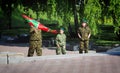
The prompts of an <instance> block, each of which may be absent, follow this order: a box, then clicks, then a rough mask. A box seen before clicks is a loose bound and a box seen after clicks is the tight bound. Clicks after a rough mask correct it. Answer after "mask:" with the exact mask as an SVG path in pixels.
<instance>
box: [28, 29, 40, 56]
mask: <svg viewBox="0 0 120 73" xmlns="http://www.w3.org/2000/svg"><path fill="white" fill-rule="evenodd" d="M41 46H42V36H41V30H38V29H36V28H34V27H32V28H31V29H30V41H29V50H28V57H30V56H33V54H34V51H36V54H37V56H41V55H42V49H41Z"/></svg>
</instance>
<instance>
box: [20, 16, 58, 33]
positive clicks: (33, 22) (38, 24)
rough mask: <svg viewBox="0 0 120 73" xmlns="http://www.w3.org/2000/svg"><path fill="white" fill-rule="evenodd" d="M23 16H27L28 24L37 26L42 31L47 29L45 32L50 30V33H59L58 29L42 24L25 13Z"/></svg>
mask: <svg viewBox="0 0 120 73" xmlns="http://www.w3.org/2000/svg"><path fill="white" fill-rule="evenodd" d="M22 17H23V18H25V19H26V20H27V22H28V24H29V25H30V26H31V27H32V26H33V27H35V28H37V29H40V30H42V31H45V32H50V33H54V34H57V33H58V32H57V30H52V29H50V28H48V27H46V26H44V25H43V24H41V23H40V22H38V21H36V20H34V19H32V18H30V17H28V16H26V15H25V14H23V15H22Z"/></svg>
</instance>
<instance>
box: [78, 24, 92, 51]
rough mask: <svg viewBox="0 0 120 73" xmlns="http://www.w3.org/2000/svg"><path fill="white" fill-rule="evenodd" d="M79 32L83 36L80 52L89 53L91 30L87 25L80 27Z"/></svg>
mask: <svg viewBox="0 0 120 73" xmlns="http://www.w3.org/2000/svg"><path fill="white" fill-rule="evenodd" d="M78 33H79V34H80V36H81V39H80V49H79V53H83V51H85V53H88V49H89V38H88V35H89V34H91V30H90V28H89V27H88V26H87V27H79V29H78Z"/></svg>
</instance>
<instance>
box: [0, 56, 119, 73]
mask: <svg viewBox="0 0 120 73" xmlns="http://www.w3.org/2000/svg"><path fill="white" fill-rule="evenodd" d="M69 56H70V55H69ZM56 57H59V56H56ZM119 63H120V57H119V56H112V55H96V56H95V55H94V56H93V55H90V56H88V55H86V56H85V55H79V56H78V55H77V57H69V58H56V59H55V58H54V59H41V60H35V61H31V62H25V63H21V64H8V65H0V73H120V65H119Z"/></svg>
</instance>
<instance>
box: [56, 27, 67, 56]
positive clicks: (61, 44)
mask: <svg viewBox="0 0 120 73" xmlns="http://www.w3.org/2000/svg"><path fill="white" fill-rule="evenodd" d="M56 45H57V49H56V54H57V55H60V54H61V53H62V54H66V35H65V34H64V29H63V28H60V31H59V34H58V35H57V36H56Z"/></svg>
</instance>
